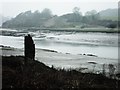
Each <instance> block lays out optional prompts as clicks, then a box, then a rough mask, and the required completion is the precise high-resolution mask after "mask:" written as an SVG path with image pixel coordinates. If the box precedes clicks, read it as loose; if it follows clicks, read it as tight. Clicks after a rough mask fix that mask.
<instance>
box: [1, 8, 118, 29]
mask: <svg viewBox="0 0 120 90" xmlns="http://www.w3.org/2000/svg"><path fill="white" fill-rule="evenodd" d="M114 10H116V9H108V10H104V11H101V12H99V13H97V12H95V11H94V10H92V11H89V12H87V13H86V15H85V16H82V14H81V12H79V11H74V12H73V13H67V14H64V15H62V16H57V15H53V14H52V12H51V11H50V10H49V9H44V10H43V11H42V12H39V11H35V12H31V11H26V12H22V13H20V14H19V15H17V16H16V17H15V18H13V19H11V20H8V21H6V22H4V23H3V24H2V27H3V28H23V27H39V28H76V27H79V28H84V27H97V26H104V27H113V28H114V27H117V21H115V19H114V20H112V19H113V18H116V17H115V15H116V11H114ZM112 12H113V13H114V14H115V15H113V14H111V13H112Z"/></svg>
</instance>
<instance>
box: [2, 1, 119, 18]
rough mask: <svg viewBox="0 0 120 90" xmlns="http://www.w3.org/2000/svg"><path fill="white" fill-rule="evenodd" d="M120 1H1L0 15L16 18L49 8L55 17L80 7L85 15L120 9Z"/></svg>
mask: <svg viewBox="0 0 120 90" xmlns="http://www.w3.org/2000/svg"><path fill="white" fill-rule="evenodd" d="M118 1H119V0H0V14H2V15H4V16H10V17H15V16H16V15H17V14H19V13H21V12H25V11H28V10H32V11H35V10H39V11H40V12H41V11H42V10H43V9H44V8H49V9H50V10H51V11H52V13H53V14H54V15H55V14H57V15H62V14H65V13H70V12H72V9H73V8H74V7H79V8H80V11H81V12H82V13H83V14H84V13H85V12H86V11H90V10H93V9H94V10H97V11H101V10H105V9H108V8H118Z"/></svg>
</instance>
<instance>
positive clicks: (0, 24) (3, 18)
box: [0, 15, 10, 26]
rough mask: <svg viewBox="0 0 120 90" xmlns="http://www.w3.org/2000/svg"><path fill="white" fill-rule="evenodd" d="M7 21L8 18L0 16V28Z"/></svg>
mask: <svg viewBox="0 0 120 90" xmlns="http://www.w3.org/2000/svg"><path fill="white" fill-rule="evenodd" d="M7 20H10V17H4V16H2V15H0V26H2V23H4V22H6V21H7Z"/></svg>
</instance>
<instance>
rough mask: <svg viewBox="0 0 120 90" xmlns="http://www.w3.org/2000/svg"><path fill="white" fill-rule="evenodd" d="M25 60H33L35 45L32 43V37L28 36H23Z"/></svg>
mask: <svg viewBox="0 0 120 90" xmlns="http://www.w3.org/2000/svg"><path fill="white" fill-rule="evenodd" d="M24 44H25V51H24V53H25V58H30V59H32V60H34V59H35V44H34V42H33V39H32V37H31V36H30V34H28V36H25V42H24Z"/></svg>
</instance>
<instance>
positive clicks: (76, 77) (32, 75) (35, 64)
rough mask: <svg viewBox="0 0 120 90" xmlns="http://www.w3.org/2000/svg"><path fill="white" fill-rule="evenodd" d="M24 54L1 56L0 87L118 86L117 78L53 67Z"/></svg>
mask: <svg viewBox="0 0 120 90" xmlns="http://www.w3.org/2000/svg"><path fill="white" fill-rule="evenodd" d="M24 59H25V57H24V56H2V74H3V75H2V79H3V80H2V85H3V86H2V87H3V89H4V88H36V89H37V88H38V89H39V88H44V89H47V90H49V89H51V88H57V89H59V90H64V89H66V88H67V89H73V88H78V89H79V88H118V85H120V81H119V80H115V79H110V78H107V77H105V76H103V75H102V74H99V75H98V74H93V73H81V72H78V71H76V70H64V69H59V70H57V69H55V68H54V67H51V68H50V67H48V66H46V65H45V64H43V63H41V62H39V61H33V60H30V59H29V60H27V61H26V62H25V60H24Z"/></svg>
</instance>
